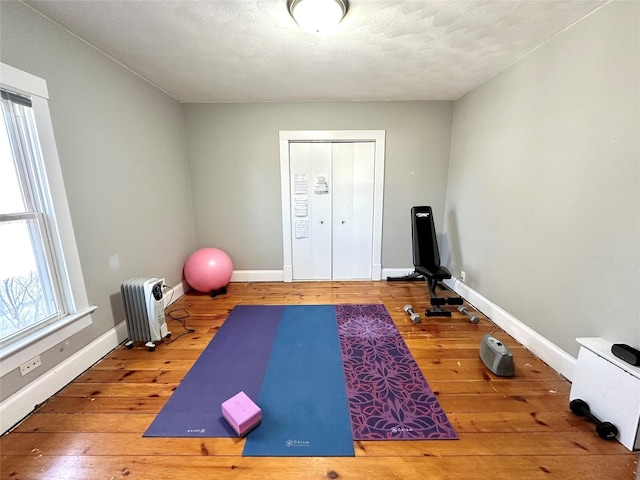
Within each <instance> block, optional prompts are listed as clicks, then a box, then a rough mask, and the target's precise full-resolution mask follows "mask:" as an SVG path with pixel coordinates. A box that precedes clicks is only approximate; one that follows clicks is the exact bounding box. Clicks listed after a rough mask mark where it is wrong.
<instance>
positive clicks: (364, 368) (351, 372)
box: [335, 305, 458, 440]
mask: <svg viewBox="0 0 640 480" xmlns="http://www.w3.org/2000/svg"><path fill="white" fill-rule="evenodd" d="M335 308H336V317H337V320H338V333H339V337H340V348H341V350H342V362H343V365H344V374H345V380H346V385H347V397H348V399H349V411H350V414H351V427H352V430H353V439H354V440H418V439H429V440H435V439H440V440H451V439H457V438H458V436H457V434H456V432H455V430H454V429H453V428H452V427H451V424H450V423H449V420H448V419H447V416H446V415H445V413H444V411H443V410H442V407H440V404H439V403H438V400H437V398H436V396H435V395H434V393H433V390H431V387H429V384H428V383H427V381H426V380H425V378H424V375H423V374H422V372H421V371H420V368H419V367H418V365H417V363H416V361H415V359H414V358H413V356H412V355H411V353H410V352H409V349H408V348H407V345H406V344H405V342H404V340H403V339H402V336H401V335H400V332H399V331H398V329H397V328H396V326H395V325H394V323H393V320H391V317H390V316H389V313H388V312H387V309H386V308H385V307H384V305H336V306H335Z"/></svg>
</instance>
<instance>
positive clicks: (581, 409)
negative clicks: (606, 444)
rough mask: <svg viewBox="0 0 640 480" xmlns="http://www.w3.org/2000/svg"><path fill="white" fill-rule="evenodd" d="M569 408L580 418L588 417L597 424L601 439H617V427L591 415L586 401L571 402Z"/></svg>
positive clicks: (597, 431)
mask: <svg viewBox="0 0 640 480" xmlns="http://www.w3.org/2000/svg"><path fill="white" fill-rule="evenodd" d="M569 408H570V409H571V411H572V412H573V413H574V414H575V415H577V416H579V417H586V418H588V419H589V420H591V421H592V422H593V423H595V425H596V433H597V434H598V435H600V438H604V439H605V440H610V439H612V438H615V437H616V435H617V434H618V429H617V428H616V426H615V425H614V424H613V423H611V422H603V421H601V420H600V419H598V418H596V416H595V415H593V413H591V409H590V408H589V405H587V402H585V401H584V400H581V399H579V398H576V399H575V400H571V402H570V403H569Z"/></svg>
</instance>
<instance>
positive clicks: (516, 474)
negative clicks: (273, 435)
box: [0, 452, 635, 480]
mask: <svg viewBox="0 0 640 480" xmlns="http://www.w3.org/2000/svg"><path fill="white" fill-rule="evenodd" d="M185 458H188V459H189V460H188V461H185ZM1 463H2V465H1V467H0V476H2V478H20V479H42V478H46V479H47V480H69V479H93V478H107V479H112V478H113V479H116V478H145V479H168V478H171V479H174V480H193V479H206V478H212V479H213V478H215V479H216V480H218V479H219V480H238V479H243V480H263V479H268V478H273V479H278V480H300V479H305V480H306V479H318V480H325V479H336V478H340V479H343V480H389V479H439V480H479V479H484V478H490V479H492V480H513V479H518V480H528V479H531V480H533V479H547V480H548V479H550V478H551V479H568V480H578V479H579V480H605V479H616V480H617V479H632V478H633V477H634V473H633V472H634V469H635V463H634V461H633V458H632V456H629V455H590V456H585V455H578V456H572V455H551V456H533V455H527V456H518V457H507V458H502V457H496V456H487V457H473V456H461V457H445V458H438V457H407V458H405V457H377V458H371V457H355V458H326V457H319V458H318V457H316V458H291V457H290V458H255V457H236V456H211V455H207V454H205V453H202V452H201V453H200V454H199V455H197V456H188V457H185V456H182V455H171V454H166V455H154V456H150V457H124V458H123V457H120V456H100V457H96V456H86V455H82V456H62V457H52V456H45V455H43V456H35V457H33V456H25V457H17V456H16V457H14V456H2V462H1Z"/></svg>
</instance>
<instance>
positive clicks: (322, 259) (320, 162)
mask: <svg viewBox="0 0 640 480" xmlns="http://www.w3.org/2000/svg"><path fill="white" fill-rule="evenodd" d="M289 149H290V151H289V155H290V170H291V171H290V178H291V215H292V217H291V225H292V232H291V233H292V238H291V242H292V255H293V259H292V260H293V279H294V280H330V279H331V278H332V270H331V254H332V252H331V248H332V232H331V224H332V201H331V194H332V190H333V185H332V180H331V177H332V161H331V157H332V153H331V143H291V144H290V146H289Z"/></svg>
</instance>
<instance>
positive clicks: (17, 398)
mask: <svg viewBox="0 0 640 480" xmlns="http://www.w3.org/2000/svg"><path fill="white" fill-rule="evenodd" d="M187 289H188V287H187ZM173 290H174V295H173V298H171V303H173V302H175V301H176V300H177V299H178V298H180V297H181V296H182V295H184V292H185V285H184V283H180V284H178V285H176V286H175V287H173ZM166 298H167V301H169V297H166ZM126 338H127V325H126V322H125V321H122V322H120V323H118V324H117V325H116V326H115V327H113V328H112V329H110V330H108V331H107V332H106V333H104V334H102V335H101V336H100V337H98V338H96V339H95V340H94V341H93V342H91V343H90V344H89V345H86V346H85V347H84V348H82V349H81V350H79V351H77V352H76V353H74V354H73V355H71V356H70V357H68V358H66V359H65V360H63V361H62V362H60V363H59V364H58V365H56V366H55V367H53V368H51V369H50V370H48V371H47V372H46V373H44V374H42V375H40V376H39V377H38V378H36V379H35V380H34V381H33V382H31V383H30V384H29V385H27V386H26V387H24V388H22V389H21V390H19V391H18V392H16V393H14V394H13V395H11V396H10V397H8V398H6V399H5V400H4V401H3V402H2V403H0V435H2V434H4V433H5V432H7V431H9V430H10V429H11V428H13V427H14V426H15V425H16V424H18V423H19V422H20V421H21V420H23V419H24V418H25V417H26V416H27V415H29V414H30V413H31V412H33V410H34V409H35V408H36V407H37V406H38V405H40V404H41V403H43V402H44V401H46V400H47V399H48V398H50V397H51V396H52V395H54V394H55V393H57V392H59V391H60V390H61V389H63V388H64V387H65V386H66V385H68V384H69V383H71V382H72V381H73V379H75V378H76V377H77V376H78V375H80V374H82V373H83V372H85V371H86V370H87V369H89V368H90V367H91V366H92V365H93V364H95V363H96V362H97V361H98V360H100V359H101V358H102V357H104V356H105V355H107V354H108V353H109V352H111V351H112V350H113V349H114V348H116V347H117V346H118V345H120V343H122V341H124V339H126Z"/></svg>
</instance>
